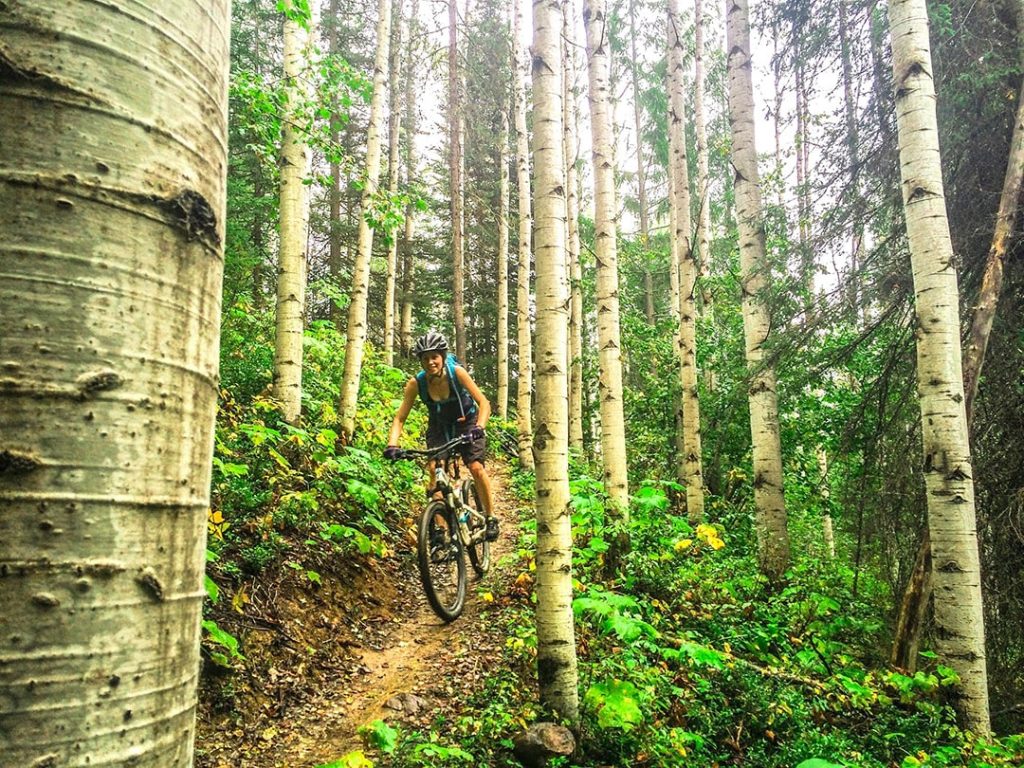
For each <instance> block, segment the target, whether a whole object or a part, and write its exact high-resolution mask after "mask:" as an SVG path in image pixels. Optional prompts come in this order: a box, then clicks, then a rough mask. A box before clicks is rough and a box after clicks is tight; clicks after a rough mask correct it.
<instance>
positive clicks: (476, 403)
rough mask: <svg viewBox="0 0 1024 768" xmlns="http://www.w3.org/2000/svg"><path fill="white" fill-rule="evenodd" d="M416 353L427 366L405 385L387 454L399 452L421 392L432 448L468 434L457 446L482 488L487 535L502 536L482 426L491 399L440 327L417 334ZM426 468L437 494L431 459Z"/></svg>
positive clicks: (431, 492)
mask: <svg viewBox="0 0 1024 768" xmlns="http://www.w3.org/2000/svg"><path fill="white" fill-rule="evenodd" d="M412 354H413V355H415V356H416V357H418V358H419V360H420V365H422V366H423V370H422V371H420V372H419V373H418V374H416V376H414V377H412V378H411V379H409V381H408V382H407V383H406V385H405V392H404V397H403V399H402V404H401V405H400V406H399V407H398V413H396V414H395V420H394V421H393V422H392V424H391V432H390V433H389V435H388V447H387V449H386V450H385V451H384V457H385V458H387V459H395V458H397V457H398V456H399V454H400V449H399V448H398V441H399V438H401V436H402V430H403V428H404V427H405V420H406V419H407V418H408V417H409V412H410V411H411V410H412V407H413V405H415V404H416V398H417V396H418V397H419V398H420V399H421V400H422V401H423V403H424V404H425V405H426V406H427V410H428V412H429V421H428V423H427V447H428V448H436V447H437V446H440V445H444V444H445V443H447V442H449V441H450V440H452V439H453V438H455V437H459V436H461V435H465V436H467V437H468V438H469V441H468V442H466V443H463V444H462V445H461V446H459V448H458V450H459V451H460V452H461V454H462V460H463V462H464V463H465V465H466V467H467V468H468V469H469V471H470V473H472V475H473V480H474V481H475V483H476V487H477V489H478V490H479V492H480V497H481V498H480V501H481V502H482V504H483V507H484V512H485V514H486V515H487V539H488V540H489V541H494V540H495V539H497V538H498V520H497V518H496V517H494V506H493V504H492V502H491V481H490V478H489V477H488V475H487V470H486V469H485V468H484V452H485V450H486V448H487V437H486V432H485V431H484V428H485V427H486V426H487V420H488V419H489V418H490V417H491V404H490V402H488V400H487V398H486V397H484V394H483V392H481V391H480V388H479V387H478V386H477V385H476V382H474V381H473V378H472V377H471V376H470V375H469V373H468V372H467V371H466V369H465V368H463V367H462V366H461V365H459V364H458V362H457V361H456V360H455V358H454V356H452V355H449V354H448V341H447V339H445V337H444V336H443V335H441V334H440V333H438V332H437V331H430V332H428V333H426V334H424V335H423V336H421V337H420V338H419V339H417V340H416V344H415V345H414V346H413V348H412ZM427 473H428V477H429V478H430V480H428V483H429V484H430V488H429V489H428V491H427V496H428V498H429V497H431V496H433V495H434V487H433V482H434V480H433V478H434V461H433V460H431V461H430V462H428V466H427Z"/></svg>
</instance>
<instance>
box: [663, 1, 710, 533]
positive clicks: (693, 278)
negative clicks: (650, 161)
mask: <svg viewBox="0 0 1024 768" xmlns="http://www.w3.org/2000/svg"><path fill="white" fill-rule="evenodd" d="M681 28H682V19H681V18H680V15H679V0H668V80H669V93H668V96H669V107H668V122H669V125H668V131H669V147H670V157H671V162H672V167H671V169H670V170H671V173H672V177H673V182H672V193H673V199H672V205H673V207H674V208H675V209H676V215H675V220H676V229H675V231H674V232H673V233H672V248H673V249H674V250H675V251H676V253H677V254H678V256H677V258H676V259H674V260H673V261H676V262H678V264H679V326H678V330H677V334H676V338H677V341H678V347H677V349H676V353H677V354H678V356H679V384H680V390H681V393H682V395H681V397H680V401H679V402H680V414H679V421H680V423H681V424H682V441H681V442H682V446H683V450H682V452H681V454H680V457H679V459H680V463H681V469H682V472H681V475H682V480H683V483H684V485H686V510H687V515H688V517H689V518H690V521H691V522H693V523H699V522H701V521H702V520H703V519H704V476H703V472H702V464H703V462H702V460H701V443H700V400H699V398H698V395H697V338H696V323H697V303H696V301H695V298H694V295H695V293H696V290H697V262H696V260H695V258H694V255H695V254H694V251H693V241H692V240H691V239H690V231H691V230H690V173H689V168H688V166H687V159H686V101H685V87H686V83H685V74H684V72H683V67H684V63H683V62H684V61H685V51H684V50H683V41H682V39H681V38H680V36H679V30H680V29H681Z"/></svg>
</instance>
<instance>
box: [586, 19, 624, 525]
mask: <svg viewBox="0 0 1024 768" xmlns="http://www.w3.org/2000/svg"><path fill="white" fill-rule="evenodd" d="M607 21H608V18H607V16H606V13H605V4H604V0H584V3H583V22H584V24H585V25H586V29H587V57H588V59H589V63H590V67H589V74H590V126H591V134H592V145H593V158H594V230H595V231H594V251H595V254H594V255H595V258H596V260H597V288H596V292H595V293H596V295H595V298H596V303H597V347H598V359H599V362H600V380H599V382H598V398H599V400H600V403H599V406H600V410H601V453H602V458H603V465H604V485H605V492H606V493H607V494H608V499H609V501H610V502H611V504H610V506H611V508H612V511H613V514H614V515H615V516H617V517H619V519H620V520H621V521H622V522H623V523H625V522H626V521H627V520H628V519H629V481H628V475H627V469H626V426H625V419H624V417H623V410H622V360H621V357H620V355H621V342H620V338H619V265H618V253H617V243H616V231H615V211H616V208H615V160H614V157H613V155H612V113H611V111H612V110H611V101H610V98H609V90H608V70H609V60H610V58H611V49H610V42H609V38H608V25H607Z"/></svg>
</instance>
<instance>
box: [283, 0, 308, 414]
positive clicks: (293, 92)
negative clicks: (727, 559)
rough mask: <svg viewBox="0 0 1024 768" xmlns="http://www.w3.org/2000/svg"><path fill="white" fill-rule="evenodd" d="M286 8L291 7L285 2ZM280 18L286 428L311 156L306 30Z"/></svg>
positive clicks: (299, 330) (297, 384) (296, 398)
mask: <svg viewBox="0 0 1024 768" xmlns="http://www.w3.org/2000/svg"><path fill="white" fill-rule="evenodd" d="M288 5H289V7H291V3H290V0H289V3H288ZM312 27H313V23H312V21H311V23H310V29H308V30H307V29H306V28H305V27H304V26H303V25H301V24H300V23H299V22H298V21H293V20H292V19H289V18H288V17H287V16H286V17H284V77H285V93H286V94H287V107H286V110H287V112H286V114H285V119H284V120H283V122H282V127H281V195H280V217H281V244H280V249H279V253H278V262H277V325H276V333H275V336H274V383H273V390H274V396H275V397H276V398H277V400H278V401H279V402H280V404H281V416H282V418H284V420H285V421H287V422H288V423H289V424H298V423H299V419H300V418H301V417H302V336H303V331H304V330H305V315H306V242H307V238H308V235H309V187H308V186H307V185H306V184H305V179H306V177H308V176H309V171H310V159H311V153H310V149H309V139H308V137H307V135H306V133H305V131H304V130H303V128H302V126H303V124H304V122H305V120H304V118H303V116H302V113H303V111H304V110H305V109H306V102H307V101H308V100H309V95H310V94H309V89H308V87H307V86H306V85H305V83H306V82H308V78H304V77H303V71H304V70H305V68H306V67H307V65H308V63H309V58H308V57H309V55H310V41H311V39H312V35H311V30H312Z"/></svg>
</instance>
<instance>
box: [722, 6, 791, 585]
mask: <svg viewBox="0 0 1024 768" xmlns="http://www.w3.org/2000/svg"><path fill="white" fill-rule="evenodd" d="M726 32H727V35H726V36H727V49H728V51H729V60H728V71H729V122H730V124H731V128H732V162H733V167H734V168H735V169H736V178H735V190H736V219H737V225H738V228H739V246H740V270H741V273H742V274H741V288H742V291H743V336H744V341H745V348H746V358H747V372H748V376H749V378H750V389H749V399H750V432H751V440H752V443H753V454H754V504H755V506H756V508H757V534H758V550H759V557H760V561H761V569H762V570H763V571H764V572H765V574H766V575H768V577H769V578H771V579H779V578H781V576H782V574H783V573H785V571H786V568H788V567H789V534H788V532H787V530H786V505H785V500H784V498H783V493H782V446H781V442H780V439H779V409H778V400H777V395H776V391H775V369H774V368H773V367H772V365H771V364H770V363H768V362H766V361H765V355H764V344H765V342H766V341H767V340H768V334H769V332H770V330H771V323H770V318H769V316H768V309H767V307H766V306H765V304H764V294H765V292H766V289H767V270H768V265H767V262H766V259H765V244H764V219H763V218H762V213H761V178H760V175H759V173H758V170H757V151H756V149H755V146H756V145H755V143H754V88H753V83H752V81H751V72H750V23H749V16H748V10H747V0H730V2H729V3H728V5H727V23H726Z"/></svg>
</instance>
